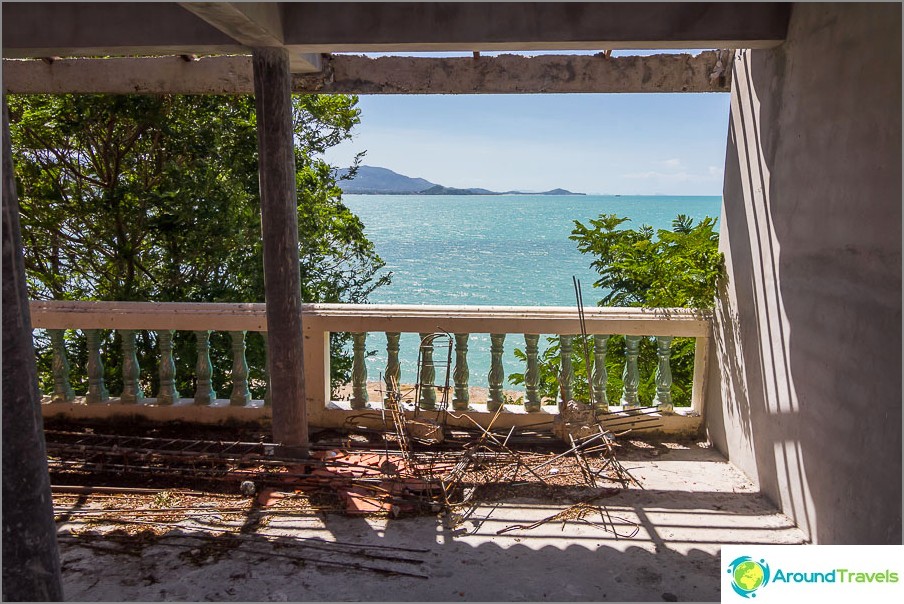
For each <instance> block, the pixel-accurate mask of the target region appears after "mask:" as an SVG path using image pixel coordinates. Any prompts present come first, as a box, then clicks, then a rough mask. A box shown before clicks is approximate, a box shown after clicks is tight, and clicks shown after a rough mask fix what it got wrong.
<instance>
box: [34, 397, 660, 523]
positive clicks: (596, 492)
mask: <svg viewBox="0 0 904 604" xmlns="http://www.w3.org/2000/svg"><path fill="white" fill-rule="evenodd" d="M392 400H393V397H391V396H390V397H389V399H388V402H389V404H387V405H386V409H387V410H388V411H389V414H388V415H389V416H390V417H389V418H387V419H388V420H389V419H391V423H390V422H389V421H387V422H386V424H385V429H384V430H383V431H382V432H378V433H376V434H374V433H373V431H371V432H359V433H357V434H356V433H354V432H349V433H347V434H343V435H341V436H340V438H339V439H338V441H337V440H331V437H330V435H327V437H326V438H325V439H321V440H318V441H315V443H314V445H313V446H312V452H311V456H310V458H309V459H304V460H298V459H289V458H285V459H283V458H280V457H279V456H278V455H277V454H276V452H278V450H279V449H278V447H276V446H275V445H273V444H270V443H265V442H258V443H255V442H242V441H236V442H224V441H221V440H217V441H214V440H190V439H178V438H159V437H150V436H128V435H117V434H95V433H93V432H88V431H81V432H77V431H65V430H52V429H51V430H47V431H46V440H47V451H48V456H49V466H50V471H51V476H52V480H54V482H57V483H61V482H70V483H72V482H79V483H80V484H79V485H75V486H70V487H56V488H55V491H56V492H61V490H62V491H65V490H68V491H69V492H85V493H87V492H92V489H100V490H102V489H103V487H107V488H110V485H111V483H115V484H118V485H121V486H122V487H125V488H127V489H129V488H130V489H132V490H134V491H139V492H141V493H148V494H155V493H156V495H154V496H155V501H157V499H158V498H159V499H160V502H162V503H163V504H166V503H167V502H170V503H169V504H168V505H155V506H154V507H155V508H160V507H162V508H165V509H169V510H171V511H173V513H177V510H176V508H173V506H172V502H171V497H172V493H174V492H176V491H173V490H172V489H174V488H176V487H179V486H182V487H187V488H190V489H195V490H194V491H183V492H194V493H197V492H199V491H201V490H202V489H201V487H203V489H204V490H207V491H211V492H214V493H216V492H219V493H224V494H225V493H235V494H238V493H241V494H242V495H244V496H245V497H248V498H250V501H251V502H252V508H253V509H255V510H257V513H260V514H263V513H266V510H267V509H268V508H276V507H279V508H280V509H285V508H284V506H285V505H286V504H287V503H288V502H295V501H299V502H303V503H304V505H305V506H307V507H308V509H314V510H318V511H323V512H330V513H342V514H346V515H353V516H367V515H373V514H379V515H389V516H391V517H398V516H402V515H413V514H438V513H439V514H442V515H443V517H444V519H445V522H446V525H447V526H449V527H455V526H458V525H460V524H461V523H462V522H464V521H465V520H466V519H468V518H471V517H472V516H473V515H474V513H475V511H476V510H477V509H478V507H479V506H480V505H481V504H482V503H485V502H486V501H491V500H493V499H506V498H510V497H513V496H530V497H543V498H561V497H563V496H564V497H565V498H567V499H571V500H572V501H573V500H574V499H575V498H576V499H578V503H576V504H574V505H572V506H571V507H569V508H568V509H567V510H565V511H564V512H561V513H559V514H556V515H553V516H550V517H549V518H547V519H544V520H543V521H541V522H538V523H535V524H533V525H524V526H521V525H514V526H512V527H508V528H506V529H503V530H501V531H499V532H500V534H503V533H505V532H509V531H512V530H530V529H531V528H534V527H536V526H540V525H542V524H544V523H546V522H550V521H554V520H562V521H568V520H574V521H583V522H591V523H594V522H593V521H590V520H588V519H587V516H588V514H590V512H591V511H597V512H598V513H599V515H600V519H601V522H602V524H601V526H604V525H606V517H607V514H608V512H606V511H605V509H604V507H602V506H600V505H595V506H591V503H594V502H596V501H597V500H598V499H601V498H603V497H611V496H613V495H615V494H617V493H618V492H620V491H621V490H622V489H625V488H628V487H629V486H630V485H636V486H640V485H639V483H637V481H636V480H635V479H634V477H633V476H631V475H630V473H629V472H628V471H627V470H626V469H625V468H624V467H623V466H622V465H621V464H620V463H619V462H618V460H617V458H616V450H617V448H618V446H619V445H618V443H617V442H616V435H615V434H613V432H611V431H610V430H608V429H606V428H604V422H603V421H601V420H599V419H597V417H598V416H597V415H596V414H595V413H594V411H593V409H592V408H591V407H589V406H588V405H584V404H582V403H579V402H576V401H569V403H568V404H566V405H565V409H564V410H563V412H562V414H561V419H560V421H558V423H557V425H555V426H554V432H555V433H556V435H557V436H558V438H555V437H554V436H553V435H552V434H549V433H545V434H544V433H539V432H531V431H529V430H524V432H523V434H522V433H519V432H518V429H517V428H515V427H511V428H507V429H505V430H494V429H493V424H494V423H495V420H496V419H497V418H498V417H499V413H497V414H496V416H495V417H494V418H493V421H491V422H490V423H489V426H488V427H486V428H484V427H482V426H480V425H479V424H478V423H477V422H476V421H473V420H472V423H473V425H474V429H467V430H465V429H458V428H457V429H453V430H449V429H448V428H447V427H445V426H444V425H443V424H441V423H439V422H433V421H428V420H426V419H424V418H407V417H406V415H405V413H404V412H403V411H402V410H401V409H400V408H399V405H398V404H393V403H392ZM450 415H451V413H450ZM453 417H456V418H457V419H460V418H461V417H465V418H468V419H471V418H470V417H468V416H467V414H462V415H461V416H453ZM635 421H636V420H635ZM375 437H376V439H375ZM375 440H377V441H379V440H382V445H383V446H382V447H380V445H379V442H375ZM562 440H565V442H566V443H568V444H569V445H570V446H568V448H564V450H562V449H563V447H562V444H561V443H562ZM136 483H137V484H136ZM606 483H609V484H608V485H606ZM139 484H140V485H141V486H138V485H139ZM161 484H162V485H168V486H169V487H170V490H169V491H168V490H158V489H153V488H151V489H148V488H147V487H148V485H155V486H156V485H161ZM98 485H100V486H98ZM641 488H642V487H641ZM93 492H96V491H93ZM183 507H184V510H185V511H184V512H182V513H183V517H185V518H188V517H189V516H190V514H192V513H193V512H192V511H191V510H192V508H191V506H183ZM136 511H138V510H136ZM195 511H197V510H195ZM224 513H225V512H224ZM148 517H150V518H152V519H151V520H147V518H148ZM174 517H175V516H174ZM166 520H167V516H166V515H165V514H163V515H161V514H160V512H159V510H156V509H155V510H154V511H148V513H147V514H145V515H144V516H139V517H133V518H128V519H124V522H129V523H135V524H139V525H146V526H155V525H161V524H163V523H165V521H166ZM610 524H611V520H610Z"/></svg>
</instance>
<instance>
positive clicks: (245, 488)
mask: <svg viewBox="0 0 904 604" xmlns="http://www.w3.org/2000/svg"><path fill="white" fill-rule="evenodd" d="M240 488H241V490H242V495H245V496H247V497H251V496H252V495H254V494H255V493H256V492H257V485H255V484H254V483H253V482H251V481H250V480H245V481H243V482H242V486H241V487H240Z"/></svg>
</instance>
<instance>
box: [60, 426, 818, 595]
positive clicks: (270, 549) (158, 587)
mask: <svg viewBox="0 0 904 604" xmlns="http://www.w3.org/2000/svg"><path fill="white" fill-rule="evenodd" d="M620 460H621V462H622V464H623V465H624V466H625V467H626V468H627V469H628V470H629V471H630V472H631V473H632V474H633V476H634V477H635V478H636V479H637V480H638V481H639V482H640V483H641V484H642V485H643V487H644V488H643V489H641V488H638V487H631V488H629V489H626V490H623V491H621V492H620V493H618V494H616V495H614V496H612V497H608V498H604V499H600V500H598V502H597V503H598V504H599V505H600V506H601V509H600V510H599V511H596V512H595V513H591V514H588V515H587V516H585V518H584V521H580V520H568V521H567V522H565V523H564V524H563V523H562V522H561V521H556V522H548V523H546V524H542V525H540V526H538V527H536V528H533V529H529V530H528V529H515V530H511V531H509V532H506V533H504V534H502V535H497V531H498V530H500V529H503V528H506V527H510V526H511V525H514V524H521V525H529V524H531V523H533V522H536V521H537V520H540V519H543V518H546V517H549V516H551V515H553V514H556V513H558V512H561V511H562V510H565V509H567V508H568V507H569V502H567V501H559V502H556V503H550V502H549V501H540V500H536V499H514V500H505V501H502V502H487V503H484V504H481V506H480V507H479V508H478V509H477V510H476V511H475V512H474V513H473V514H472V515H471V516H470V517H469V518H468V519H467V520H465V521H464V522H462V523H461V524H459V525H458V526H457V528H446V526H444V522H443V519H442V518H439V517H436V516H422V517H416V518H400V519H391V518H385V517H383V518H378V517H372V518H363V517H357V518H354V517H346V516H340V515H334V514H326V515H325V514H320V513H316V512H311V513H304V514H296V515H288V514H286V515H280V514H273V515H271V516H270V520H269V522H268V523H261V524H258V525H253V523H251V524H249V522H248V520H247V519H246V520H245V521H244V522H243V521H241V520H240V521H238V522H235V521H232V530H237V529H238V528H239V527H240V526H242V525H243V524H244V525H245V531H244V532H243V534H241V535H239V536H238V537H236V536H235V534H233V535H228V536H221V537H216V538H213V533H212V532H209V531H210V530H211V529H213V528H219V529H223V527H224V523H228V522H230V521H228V520H224V519H223V518H222V516H221V515H219V514H217V513H216V512H215V511H212V512H211V515H210V516H208V517H202V518H198V517H195V518H194V519H192V520H190V521H183V522H182V523H180V525H178V526H173V528H172V530H170V531H168V532H167V533H166V535H165V536H164V537H163V538H156V539H151V540H147V541H146V540H144V539H141V538H139V537H138V536H135V535H122V536H120V537H115V536H110V535H109V534H108V535H107V536H106V537H102V536H100V534H102V533H108V532H109V531H111V530H114V529H115V528H120V529H121V528H122V527H115V526H111V525H109V524H106V525H105V524H94V525H91V526H90V527H89V526H86V525H85V524H82V522H78V521H77V519H78V517H75V516H73V517H70V518H69V519H66V518H65V516H64V517H61V518H60V525H59V526H60V535H61V538H60V547H61V557H62V564H63V581H64V591H65V597H66V599H67V600H80V601H101V600H121V601H132V600H142V601H162V600H189V601H204V600H220V601H233V600H235V601H239V600H245V601H547V600H553V601H610V600H616V601H663V600H670V601H675V600H677V601H688V600H692V601H711V600H718V599H719V597H720V593H719V580H720V573H721V569H720V560H719V553H720V548H721V546H722V545H723V544H726V543H729V544H736V543H803V542H804V535H803V533H802V532H801V531H800V530H799V529H797V528H795V527H794V525H793V524H792V523H791V522H790V520H789V519H788V518H787V517H786V516H783V515H782V514H780V513H778V512H777V511H776V510H775V508H774V506H772V505H771V504H770V503H769V502H768V501H767V500H766V498H765V497H763V496H762V495H760V494H758V493H757V492H756V491H755V489H754V488H753V485H752V484H751V483H750V482H749V481H748V480H747V479H746V478H744V477H743V475H742V474H741V473H740V472H739V471H738V470H736V469H735V468H734V467H733V466H731V465H730V464H728V463H727V462H726V461H725V459H724V458H723V457H721V456H720V454H718V453H717V452H716V451H714V450H713V449H710V448H706V447H705V446H697V445H693V444H691V445H682V444H677V443H665V444H663V445H655V446H649V447H648V448H647V449H640V450H637V451H634V452H633V453H632V454H631V455H630V456H627V457H621V458H620ZM581 497H582V495H581V494H576V497H575V501H577V500H578V499H581ZM78 505H79V506H80V507H81V508H82V509H84V508H85V507H86V506H88V507H90V506H92V505H96V504H92V503H89V502H87V500H84V499H82V500H81V503H79V504H78ZM82 518H84V517H82ZM133 528H134V527H133ZM201 528H206V529H208V532H201V531H199V529H201ZM635 531H636V534H635V535H634V536H631V534H632V533H633V532H635ZM73 532H74V533H75V534H76V535H75V536H73ZM92 535H94V536H92ZM311 538H322V539H323V540H325V541H328V542H342V543H349V544H354V545H352V546H350V547H345V546H342V549H343V551H344V552H346V553H343V554H339V553H337V552H338V549H337V548H332V549H330V548H327V549H324V547H325V546H327V545H329V544H324V543H321V542H317V541H311V540H310V539H311ZM227 540H228V541H227ZM224 542H225V543H226V547H225V548H224V547H221V546H217V544H218V543H219V544H220V545H222V544H223V543H224ZM334 545H336V544H335V543H334ZM372 545H379V546H382V547H384V548H386V549H382V550H381V549H367V547H366V546H372ZM312 546H317V547H318V548H319V549H314V548H313V547H312ZM389 548H409V549H412V550H425V551H403V550H399V549H389ZM328 550H329V551H328ZM365 551H366V552H368V553H371V554H377V555H384V556H386V557H390V558H399V557H406V558H408V559H409V560H410V561H400V560H380V559H375V558H368V557H361V556H351V555H349V554H348V552H355V553H361V552H365ZM293 556H295V557H297V556H306V557H318V558H320V559H321V560H332V561H333V562H334V563H336V562H338V563H339V564H338V565H337V566H326V565H320V564H314V563H312V562H310V561H308V562H301V561H299V560H297V559H295V558H293ZM353 563H358V564H361V565H365V566H379V567H381V568H386V569H393V570H400V571H403V572H407V573H413V574H417V575H423V576H424V577H425V578H419V577H413V576H391V575H390V576H387V575H383V574H378V573H376V572H373V571H370V570H365V569H360V568H353V567H352V566H351V565H352V564H353Z"/></svg>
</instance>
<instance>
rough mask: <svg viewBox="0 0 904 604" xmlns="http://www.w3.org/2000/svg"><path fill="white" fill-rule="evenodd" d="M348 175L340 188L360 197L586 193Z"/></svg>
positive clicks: (369, 171) (382, 173)
mask: <svg viewBox="0 0 904 604" xmlns="http://www.w3.org/2000/svg"><path fill="white" fill-rule="evenodd" d="M347 175H348V169H347V168H343V169H341V170H339V171H338V172H337V176H338V178H339V179H340V180H339V187H340V188H341V189H342V192H343V193H352V194H357V195H585V193H573V192H571V191H567V190H565V189H552V190H550V191H543V192H541V193H531V192H528V191H489V190H487V189H480V188H471V189H456V188H455V187H444V186H443V185H438V184H436V183H432V182H430V181H429V180H424V179H423V178H411V177H410V176H405V175H403V174H399V173H397V172H393V171H392V170H389V169H387V168H378V167H376V166H359V167H358V172H357V174H355V178H353V179H352V180H341V179H342V177H344V176H347Z"/></svg>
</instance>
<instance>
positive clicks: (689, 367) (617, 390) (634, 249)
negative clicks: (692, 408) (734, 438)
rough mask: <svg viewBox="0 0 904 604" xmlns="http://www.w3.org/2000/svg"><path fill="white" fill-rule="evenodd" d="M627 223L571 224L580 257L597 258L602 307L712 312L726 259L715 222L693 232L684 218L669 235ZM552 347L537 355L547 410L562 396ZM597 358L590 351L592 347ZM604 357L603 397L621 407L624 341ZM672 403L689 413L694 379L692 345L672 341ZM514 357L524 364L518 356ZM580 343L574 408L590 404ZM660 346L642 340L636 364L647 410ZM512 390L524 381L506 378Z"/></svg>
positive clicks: (608, 218)
mask: <svg viewBox="0 0 904 604" xmlns="http://www.w3.org/2000/svg"><path fill="white" fill-rule="evenodd" d="M625 222H628V218H619V217H618V216H615V215H613V214H606V215H601V216H600V217H599V218H598V219H596V220H590V221H589V226H588V225H584V224H583V223H581V222H579V221H577V220H576V221H575V222H574V225H575V226H574V229H573V230H572V234H571V236H570V239H572V240H573V241H576V242H577V246H578V249H579V250H580V251H581V253H584V254H589V255H591V256H593V258H594V259H593V261H592V262H591V264H590V266H591V267H592V268H593V269H595V270H596V271H597V272H598V273H599V275H600V278H599V279H598V280H597V281H596V282H594V283H593V287H596V288H600V289H603V290H604V291H606V292H607V293H606V294H605V295H604V296H603V298H602V299H601V300H600V302H599V306H641V307H647V308H680V307H684V308H699V309H708V308H712V307H713V305H714V303H715V299H716V287H717V282H718V279H719V276H720V275H721V274H722V254H721V253H720V252H719V239H718V233H716V231H715V226H716V221H715V219H713V218H710V217H708V216H707V217H705V218H703V219H702V220H701V221H700V222H698V223H697V224H696V225H695V224H694V222H693V220H692V219H690V218H689V217H687V216H685V215H683V214H679V215H678V217H677V218H675V220H674V221H672V229H671V230H665V229H660V230H658V231H656V232H655V233H654V231H653V228H652V227H650V226H648V225H642V226H641V227H640V228H639V229H626V228H619V227H620V226H621V225H622V224H624V223H625ZM547 343H548V346H547V348H546V350H545V351H544V352H543V353H542V354H541V355H540V359H539V365H540V392H541V396H542V397H543V398H544V399H546V400H547V402H554V401H555V400H556V397H557V394H558V377H557V376H558V371H559V367H560V363H561V358H560V354H559V346H558V339H557V338H548V339H547ZM587 347H588V348H589V349H590V350H591V351H592V349H593V343H592V341H590V340H589V339H588V343H587ZM608 348H609V349H608V353H607V355H606V369H607V373H608V380H607V387H606V394H607V396H608V398H609V401H610V403H611V404H616V403H617V401H618V400H619V398H620V397H621V394H622V389H623V386H624V384H623V382H622V370H623V368H624V363H625V339H624V337H623V336H613V337H611V338H610V339H609V347H608ZM671 350H672V356H671V360H670V364H671V370H672V398H673V401H674V403H675V405H689V404H690V398H691V385H692V381H693V374H694V340H693V339H692V338H675V339H674V340H673V341H672V347H671ZM515 355H516V356H517V357H518V358H520V359H522V360H525V359H526V355H525V354H524V352H523V351H521V350H516V351H515ZM584 356H585V355H584V343H583V339H582V338H581V337H576V338H575V339H574V353H573V356H572V364H573V366H574V370H575V386H574V395H575V398H576V399H577V400H584V401H588V400H589V393H588V385H587V370H586V367H585V359H584ZM656 363H657V358H656V343H655V338H643V339H642V340H641V343H640V354H639V356H638V371H639V374H640V379H641V381H640V384H639V385H638V396H639V399H640V401H641V403H643V404H650V403H651V402H652V400H653V398H654V397H655V395H656V381H655V371H656ZM509 379H510V380H511V381H512V383H515V384H521V383H523V382H524V374H522V373H515V374H512V375H510V376H509Z"/></svg>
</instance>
